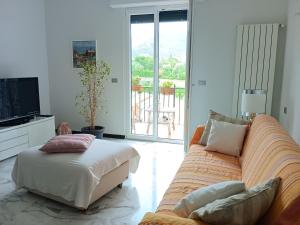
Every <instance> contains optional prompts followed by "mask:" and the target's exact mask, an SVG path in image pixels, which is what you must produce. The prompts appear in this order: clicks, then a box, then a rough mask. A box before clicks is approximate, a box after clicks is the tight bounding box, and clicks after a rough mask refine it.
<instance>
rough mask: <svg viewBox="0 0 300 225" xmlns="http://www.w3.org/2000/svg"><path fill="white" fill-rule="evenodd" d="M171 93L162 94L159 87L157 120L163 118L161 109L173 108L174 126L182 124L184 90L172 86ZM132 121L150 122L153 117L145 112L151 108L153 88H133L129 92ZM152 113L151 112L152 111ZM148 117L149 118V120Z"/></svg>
mask: <svg viewBox="0 0 300 225" xmlns="http://www.w3.org/2000/svg"><path fill="white" fill-rule="evenodd" d="M172 89H173V93H164V92H163V91H162V88H161V87H160V91H159V101H158V103H159V104H158V118H162V117H164V116H165V115H164V114H165V113H164V112H163V110H162V111H160V109H163V108H174V110H175V113H174V116H175V118H174V122H175V124H178V125H182V124H184V102H185V89H184V88H177V87H175V86H174V88H172ZM131 106H132V114H131V116H132V120H134V121H135V122H148V121H150V120H152V118H153V115H152V114H149V113H147V112H149V111H151V110H149V108H151V107H153V87H151V86H140V85H138V86H133V87H132V90H131ZM152 112H153V110H152ZM149 115H150V117H151V118H149Z"/></svg>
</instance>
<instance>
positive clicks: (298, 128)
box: [280, 0, 300, 143]
mask: <svg viewBox="0 0 300 225" xmlns="http://www.w3.org/2000/svg"><path fill="white" fill-rule="evenodd" d="M299 84H300V0H290V1H289V11H288V30H287V46H286V56H285V68H284V77H283V86H282V98H281V111H280V121H281V123H282V124H283V125H284V127H285V128H286V129H287V130H288V131H289V133H290V134H291V135H292V136H293V137H294V139H295V140H296V141H297V142H298V143H300V100H299V97H300V88H299ZM284 107H287V114H284V113H283V109H284Z"/></svg>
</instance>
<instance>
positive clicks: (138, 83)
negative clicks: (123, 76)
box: [131, 77, 143, 92]
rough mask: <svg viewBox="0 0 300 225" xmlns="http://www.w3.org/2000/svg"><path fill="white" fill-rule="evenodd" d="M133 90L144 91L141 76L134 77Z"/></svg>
mask: <svg viewBox="0 0 300 225" xmlns="http://www.w3.org/2000/svg"><path fill="white" fill-rule="evenodd" d="M131 89H132V91H137V92H142V91H143V86H142V85H141V78H140V77H136V78H134V79H132V87H131Z"/></svg>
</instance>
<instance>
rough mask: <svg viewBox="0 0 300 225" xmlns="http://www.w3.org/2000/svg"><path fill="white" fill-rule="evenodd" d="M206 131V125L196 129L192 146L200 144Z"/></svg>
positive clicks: (191, 142)
mask: <svg viewBox="0 0 300 225" xmlns="http://www.w3.org/2000/svg"><path fill="white" fill-rule="evenodd" d="M204 129H205V125H199V126H198V127H197V128H196V130H195V132H194V134H193V137H192V139H191V141H190V146H191V145H194V144H198V143H199V141H200V138H201V136H202V134H203V131H204Z"/></svg>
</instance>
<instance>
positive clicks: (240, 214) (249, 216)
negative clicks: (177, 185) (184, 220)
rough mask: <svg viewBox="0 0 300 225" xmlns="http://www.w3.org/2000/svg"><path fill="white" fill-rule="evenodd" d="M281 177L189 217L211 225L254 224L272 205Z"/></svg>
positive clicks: (207, 206) (201, 209)
mask: <svg viewBox="0 0 300 225" xmlns="http://www.w3.org/2000/svg"><path fill="white" fill-rule="evenodd" d="M279 183H280V178H275V179H271V180H269V181H268V182H266V183H263V184H260V185H257V186H255V187H253V188H250V189H248V190H247V191H245V192H243V193H240V194H237V195H233V196H231V197H228V198H225V199H219V200H216V201H214V202H212V203H209V204H207V205H206V206H204V207H202V208H199V209H197V210H195V211H194V212H192V213H191V215H190V216H189V218H192V219H200V220H202V221H204V222H206V223H209V224H211V225H219V224H222V225H253V224H256V223H257V221H258V220H259V218H261V217H262V216H263V215H264V214H265V213H266V212H267V210H268V209H269V207H270V206H271V204H272V202H273V199H274V198H275V195H276V191H277V189H278V186H279Z"/></svg>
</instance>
